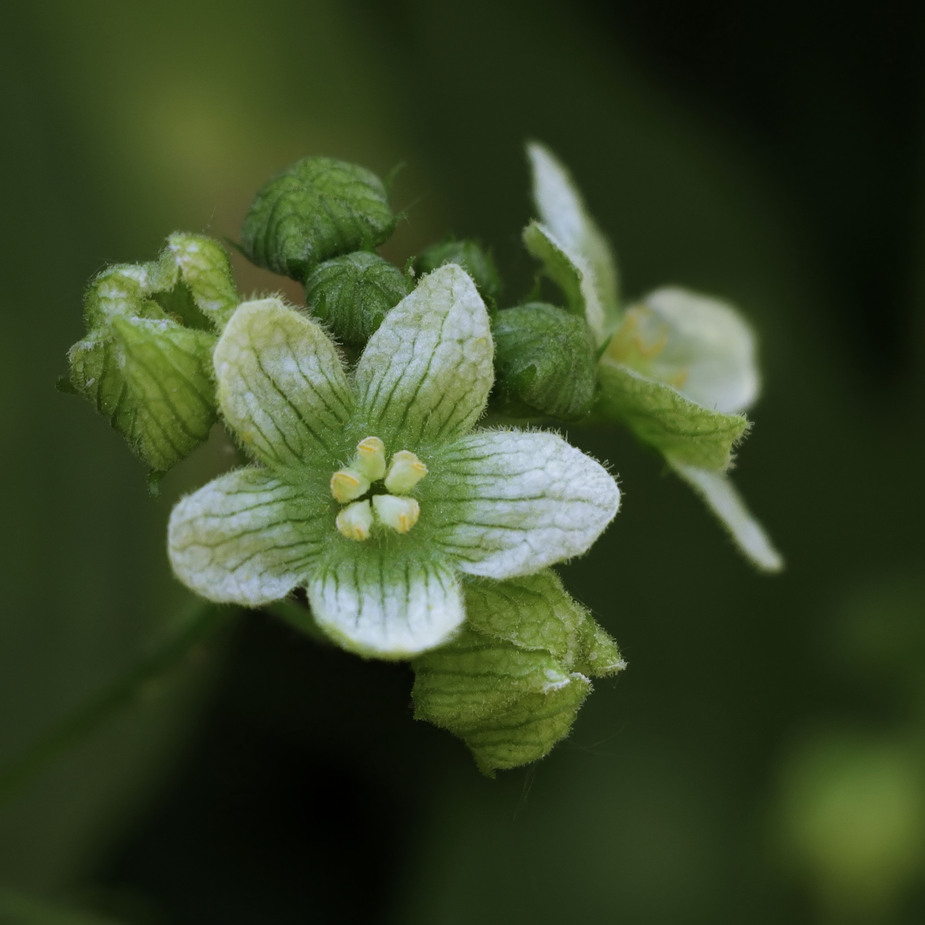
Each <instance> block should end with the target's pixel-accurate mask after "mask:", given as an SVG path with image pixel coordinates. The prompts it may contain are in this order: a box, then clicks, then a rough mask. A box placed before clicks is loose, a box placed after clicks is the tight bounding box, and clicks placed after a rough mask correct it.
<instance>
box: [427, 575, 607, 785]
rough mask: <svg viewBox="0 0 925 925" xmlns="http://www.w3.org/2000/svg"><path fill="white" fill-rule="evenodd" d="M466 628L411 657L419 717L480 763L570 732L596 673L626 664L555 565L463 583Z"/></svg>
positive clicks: (490, 765) (502, 764)
mask: <svg viewBox="0 0 925 925" xmlns="http://www.w3.org/2000/svg"><path fill="white" fill-rule="evenodd" d="M466 616H467V622H466V627H465V629H464V630H463V631H462V632H461V633H460V635H459V636H458V637H457V638H456V639H455V640H454V641H453V642H451V643H450V644H448V645H446V646H443V647H442V648H440V649H436V650H434V651H432V652H427V653H425V654H424V655H423V656H420V657H419V658H417V659H415V660H414V662H413V664H412V667H413V668H414V672H415V683H414V690H413V697H414V707H415V717H416V718H417V719H423V720H427V721H428V722H432V723H434V724H435V725H437V726H441V727H443V728H445V729H447V730H449V731H450V732H452V733H453V734H454V735H456V736H458V737H459V738H461V739H462V740H463V741H464V742H465V743H466V745H468V746H469V748H470V750H471V751H472V753H473V756H474V758H475V760H476V763H477V764H478V766H479V768H480V770H482V771H483V772H484V773H486V774H488V775H490V776H491V775H493V774H494V772H495V770H496V769H499V768H513V767H517V766H518V765H521V764H528V763H530V762H531V761H536V760H538V759H540V758H542V757H543V756H544V755H546V754H547V753H548V752H549V751H550V750H551V749H552V748H553V746H554V745H555V744H556V743H557V742H559V741H560V740H561V739H563V738H564V737H565V736H566V735H568V733H569V731H570V729H571V727H572V723H573V722H574V719H575V716H576V714H577V712H578V708H579V707H580V706H581V704H582V702H583V701H584V699H585V697H586V696H587V694H588V692H589V691H590V690H591V682H590V680H589V678H588V676H587V675H591V676H594V677H600V676H604V675H610V674H614V673H616V672H617V671H620V670H621V669H622V668H624V667H625V663H624V662H623V660H622V658H621V657H620V653H619V651H618V650H617V647H616V644H615V643H614V641H613V640H612V639H611V638H610V637H609V636H608V635H607V633H605V632H604V630H603V629H601V628H600V627H599V626H597V624H596V623H595V622H594V620H592V619H591V616H590V614H589V613H588V612H587V611H586V610H585V609H584V608H583V607H581V605H580V604H578V603H577V602H576V601H574V600H572V599H571V598H570V597H569V595H568V594H567V593H566V592H565V590H564V588H563V587H562V583H561V582H560V581H559V578H558V577H557V576H556V575H555V573H554V572H552V571H550V570H548V569H547V570H545V571H542V572H539V573H537V574H535V575H530V576H525V577H523V578H517V579H512V580H509V581H503V582H489V581H480V582H471V583H469V584H468V585H467V586H466Z"/></svg>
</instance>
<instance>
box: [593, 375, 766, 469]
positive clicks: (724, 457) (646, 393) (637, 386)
mask: <svg viewBox="0 0 925 925" xmlns="http://www.w3.org/2000/svg"><path fill="white" fill-rule="evenodd" d="M598 375H599V376H600V383H601V388H600V398H599V400H598V403H597V406H596V409H597V411H598V412H600V414H601V415H602V416H603V417H605V418H607V419H608V420H612V421H619V422H621V423H623V424H625V425H626V426H627V427H629V428H630V430H632V431H633V433H635V434H636V436H637V437H638V438H639V439H640V440H642V441H643V442H644V443H648V444H649V445H650V446H653V447H655V448H656V449H657V450H659V451H660V452H661V453H662V454H664V455H665V456H672V457H674V458H675V459H678V460H680V461H681V462H684V463H686V464H688V465H691V466H699V467H700V468H703V469H714V470H723V469H726V468H728V466H729V464H730V463H731V462H732V452H733V448H734V447H735V445H736V444H737V443H738V442H739V441H740V440H741V439H742V437H744V436H745V434H746V433H747V432H748V428H749V426H750V425H749V422H748V419H747V418H746V417H745V416H744V415H742V414H722V413H721V412H719V411H713V410H711V409H710V408H705V407H703V405H698V404H697V403H696V402H693V401H691V400H690V399H688V398H685V396H684V395H682V394H681V393H680V392H679V391H678V390H677V389H676V388H674V387H673V386H671V385H668V384H667V383H664V382H659V381H657V380H655V379H648V378H646V377H645V376H643V375H642V374H640V373H637V372H636V371H635V370H633V369H630V367H628V366H624V365H622V364H617V363H610V362H605V361H602V362H601V363H600V364H599V367H598Z"/></svg>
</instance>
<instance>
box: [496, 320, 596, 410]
mask: <svg viewBox="0 0 925 925" xmlns="http://www.w3.org/2000/svg"><path fill="white" fill-rule="evenodd" d="M492 333H493V335H494V339H495V367H496V370H497V377H498V389H499V392H500V394H501V396H502V397H503V398H504V399H506V400H507V401H510V400H511V399H515V400H516V401H518V402H522V403H523V404H525V405H527V406H528V407H529V408H531V409H534V410H535V411H539V412H540V413H542V414H544V415H549V416H551V417H557V418H565V419H567V420H568V419H575V418H579V417H581V416H582V415H584V414H586V413H587V412H588V410H589V409H590V408H591V404H592V402H593V400H594V390H595V385H596V382H597V374H596V371H595V368H596V360H595V357H594V344H593V342H592V340H591V333H590V331H589V330H588V325H587V323H586V322H585V320H584V318H582V317H580V316H578V315H573V314H569V313H568V312H566V311H564V310H563V309H561V308H556V306H554V305H547V304H545V303H542V302H532V303H529V304H527V305H520V306H518V307H516V308H508V309H505V310H504V311H501V312H498V314H497V315H496V316H495V322H494V326H493V328H492Z"/></svg>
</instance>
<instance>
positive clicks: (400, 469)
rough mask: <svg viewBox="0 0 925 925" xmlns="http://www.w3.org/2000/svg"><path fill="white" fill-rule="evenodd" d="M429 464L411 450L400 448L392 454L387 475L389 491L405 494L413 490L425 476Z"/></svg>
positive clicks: (386, 482)
mask: <svg viewBox="0 0 925 925" xmlns="http://www.w3.org/2000/svg"><path fill="white" fill-rule="evenodd" d="M425 475H427V466H425V465H424V463H422V462H421V460H420V459H418V458H417V456H416V455H415V454H414V453H412V452H410V451H409V450H399V451H398V452H397V453H395V454H394V455H393V456H392V462H391V463H390V464H389V472H388V474H387V475H386V477H385V487H386V488H387V489H388V490H389V491H395V492H398V493H399V494H404V493H405V492H407V491H411V489H412V488H414V486H415V485H417V483H418V482H420V481H421V479H422V478H424V476H425Z"/></svg>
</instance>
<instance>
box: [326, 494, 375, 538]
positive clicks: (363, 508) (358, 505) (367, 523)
mask: <svg viewBox="0 0 925 925" xmlns="http://www.w3.org/2000/svg"><path fill="white" fill-rule="evenodd" d="M334 523H335V525H336V526H337V529H338V530H339V531H340V532H341V533H342V534H343V535H344V536H346V537H347V539H348V540H367V539H369V534H370V531H371V530H372V528H373V511H372V508H371V507H370V506H369V501H354V502H353V504H348V505H347V506H346V507H345V508H343V509H342V510H341V512H340V513H339V514H338V515H337V519H336V520H335V521H334Z"/></svg>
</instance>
